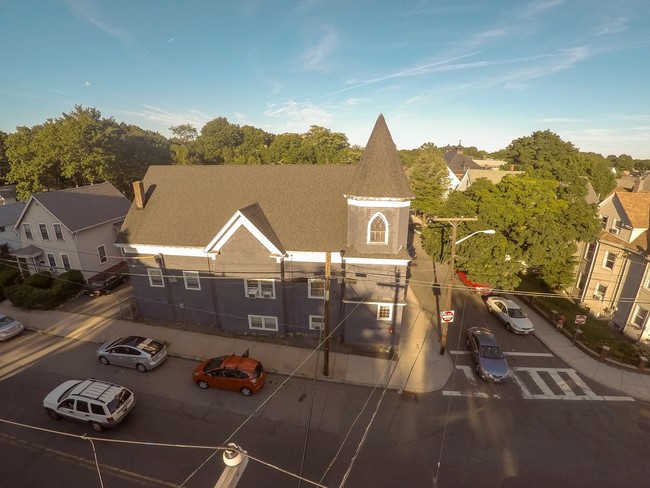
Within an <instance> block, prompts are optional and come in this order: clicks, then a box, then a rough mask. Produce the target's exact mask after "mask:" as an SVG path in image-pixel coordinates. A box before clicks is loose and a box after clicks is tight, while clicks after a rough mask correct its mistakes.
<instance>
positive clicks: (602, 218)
mask: <svg viewBox="0 0 650 488" xmlns="http://www.w3.org/2000/svg"><path fill="white" fill-rule="evenodd" d="M607 222H609V216H608V215H601V216H600V226H601V228H602V229H603V230H606V229H607Z"/></svg>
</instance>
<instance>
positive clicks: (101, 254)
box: [97, 244, 108, 264]
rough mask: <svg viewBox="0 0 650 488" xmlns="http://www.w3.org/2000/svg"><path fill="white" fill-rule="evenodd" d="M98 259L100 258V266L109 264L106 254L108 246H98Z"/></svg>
mask: <svg viewBox="0 0 650 488" xmlns="http://www.w3.org/2000/svg"><path fill="white" fill-rule="evenodd" d="M100 249H102V250H103V252H101V251H100ZM97 257H98V258H99V263H100V264H104V263H106V262H108V254H106V246H105V245H104V244H102V245H101V246H97Z"/></svg>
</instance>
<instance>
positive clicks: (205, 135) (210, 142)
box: [195, 117, 244, 164]
mask: <svg viewBox="0 0 650 488" xmlns="http://www.w3.org/2000/svg"><path fill="white" fill-rule="evenodd" d="M243 140H244V134H243V132H242V130H241V128H240V127H239V126H238V125H236V124H231V123H230V122H228V119H226V118H225V117H217V118H216V119H214V120H211V121H210V122H208V123H207V124H205V125H204V126H203V128H202V129H201V135H200V136H198V137H197V138H196V141H195V147H196V151H197V153H198V154H199V156H200V157H201V159H202V160H203V163H204V164H224V163H227V162H230V161H232V159H233V157H234V148H236V147H237V146H239V145H240V144H241V143H242V142H243Z"/></svg>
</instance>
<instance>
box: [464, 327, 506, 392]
mask: <svg viewBox="0 0 650 488" xmlns="http://www.w3.org/2000/svg"><path fill="white" fill-rule="evenodd" d="M466 344H467V347H468V348H469V351H470V353H471V355H472V359H473V360H474V362H475V363H476V373H477V374H478V375H479V376H480V377H481V378H483V379H484V380H488V381H494V382H496V383H502V382H504V381H508V380H509V379H510V368H509V367H508V362H507V361H506V358H505V356H504V354H503V350H502V349H501V346H500V345H499V343H498V342H497V340H496V338H495V337H494V335H493V334H492V332H490V331H489V330H488V329H486V328H485V327H471V328H469V329H467V341H466Z"/></svg>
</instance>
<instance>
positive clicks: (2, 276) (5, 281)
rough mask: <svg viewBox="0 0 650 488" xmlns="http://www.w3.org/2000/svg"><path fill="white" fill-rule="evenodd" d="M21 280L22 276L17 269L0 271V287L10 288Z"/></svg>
mask: <svg viewBox="0 0 650 488" xmlns="http://www.w3.org/2000/svg"><path fill="white" fill-rule="evenodd" d="M21 280H22V274H21V273H20V270H19V269H16V268H7V269H4V270H2V271H0V287H1V288H4V287H5V286H11V285H15V284H17V283H19V282H20V281H21Z"/></svg>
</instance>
